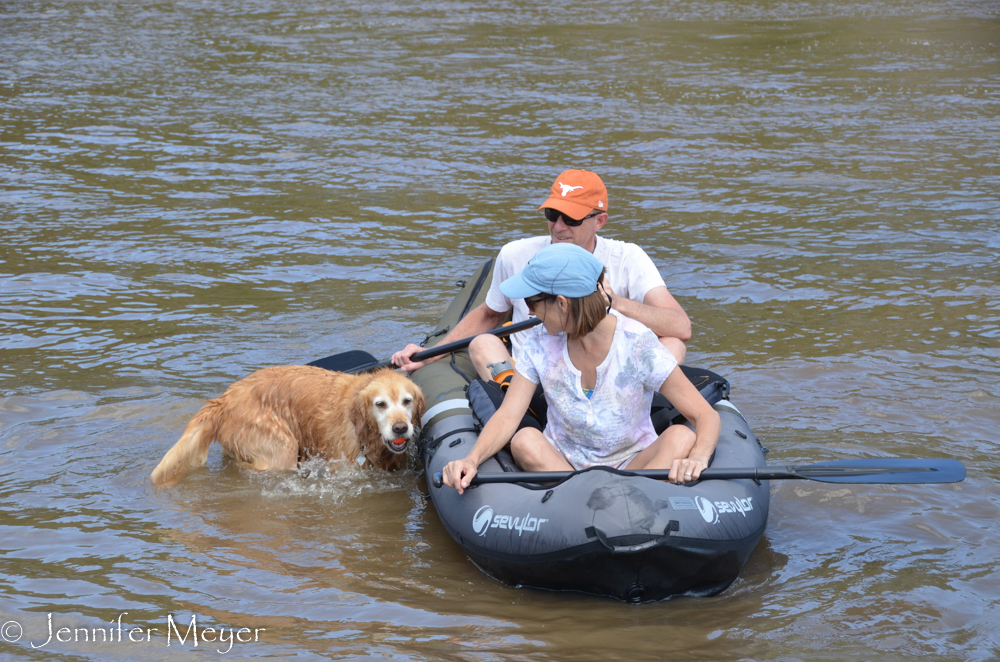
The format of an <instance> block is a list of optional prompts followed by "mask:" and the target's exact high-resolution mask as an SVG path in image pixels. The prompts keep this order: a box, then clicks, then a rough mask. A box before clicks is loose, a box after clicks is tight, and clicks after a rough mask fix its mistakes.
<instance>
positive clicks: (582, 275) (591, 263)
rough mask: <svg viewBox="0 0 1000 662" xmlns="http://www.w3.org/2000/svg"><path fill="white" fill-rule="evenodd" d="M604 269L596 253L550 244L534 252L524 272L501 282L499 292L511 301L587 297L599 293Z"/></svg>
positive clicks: (563, 244) (574, 246)
mask: <svg viewBox="0 0 1000 662" xmlns="http://www.w3.org/2000/svg"><path fill="white" fill-rule="evenodd" d="M603 268H604V265H603V264H601V261H600V260H598V259H597V258H596V257H594V255H593V253H591V252H590V251H588V250H586V249H583V248H580V247H579V246H577V245H576V244H570V243H558V244H550V245H548V246H546V247H545V248H543V249H542V250H540V251H538V252H537V253H535V254H534V256H532V258H531V259H530V260H528V264H527V265H525V267H524V269H522V270H521V271H519V272H518V273H516V274H514V275H513V276H511V277H510V278H508V279H507V280H505V281H504V282H502V283H500V291H501V292H503V293H504V295H505V296H507V297H509V298H511V299H524V298H526V297H532V296H535V295H536V294H542V293H545V294H552V295H559V294H561V295H563V296H564V297H569V298H571V299H576V298H579V297H585V296H587V295H588V294H593V293H594V292H595V291H597V279H598V278H599V277H600V275H601V269H603Z"/></svg>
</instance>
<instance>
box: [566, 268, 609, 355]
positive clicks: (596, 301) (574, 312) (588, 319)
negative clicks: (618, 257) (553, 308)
mask: <svg viewBox="0 0 1000 662" xmlns="http://www.w3.org/2000/svg"><path fill="white" fill-rule="evenodd" d="M602 280H604V269H601V275H600V276H598V278H597V282H598V283H599V282H601V281H602ZM566 299H567V301H569V310H570V315H571V316H572V322H571V323H570V328H569V329H568V330H567V331H566V336H567V337H568V338H571V339H574V340H575V339H576V338H582V337H583V336H585V335H587V334H588V333H590V332H591V331H593V330H594V329H595V328H597V325H598V324H599V323H600V322H601V320H603V319H604V316H605V315H607V314H608V300H607V299H606V298H604V294H603V293H602V292H601V290H597V291H595V292H592V293H591V294H588V295H587V296H585V297H579V298H575V299H571V298H569V297H567V298H566Z"/></svg>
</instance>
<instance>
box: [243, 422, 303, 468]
mask: <svg viewBox="0 0 1000 662" xmlns="http://www.w3.org/2000/svg"><path fill="white" fill-rule="evenodd" d="M245 462H246V465H247V466H248V467H250V468H251V469H255V470H257V471H266V470H267V469H278V470H281V469H288V470H295V469H297V468H298V466H299V442H298V440H297V439H296V438H295V437H294V436H292V434H291V433H290V432H287V431H285V430H271V431H270V434H268V435H267V436H261V437H259V438H258V443H257V444H255V448H254V452H253V453H252V454H250V456H249V457H248V458H246V460H245Z"/></svg>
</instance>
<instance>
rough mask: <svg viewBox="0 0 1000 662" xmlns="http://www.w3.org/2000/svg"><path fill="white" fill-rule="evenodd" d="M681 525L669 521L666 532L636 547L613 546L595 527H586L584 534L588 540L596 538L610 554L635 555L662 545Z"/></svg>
mask: <svg viewBox="0 0 1000 662" xmlns="http://www.w3.org/2000/svg"><path fill="white" fill-rule="evenodd" d="M680 528H681V525H680V522H678V521H677V520H674V519H672V520H670V523H669V524H667V528H666V530H665V531H664V532H663V535H662V536H660V537H659V538H654V539H652V540H647V541H646V542H642V543H638V544H636V545H615V544H613V543H612V542H611V541H610V540H608V536H607V534H606V533H604V531H601V530H600V529H598V528H597V527H596V526H588V527H587V528H586V529H585V530H584V533H586V534H587V537H588V538H597V540H598V542H600V543H601V544H602V545H604V546H605V547H607V548H608V551H610V552H611V553H612V554H635V553H636V552H644V551H646V550H647V549H652V548H654V547H658V546H659V545H662V544H663V543H664V542H666V541H667V539H668V538H670V534H671V533H673V532H674V531H680Z"/></svg>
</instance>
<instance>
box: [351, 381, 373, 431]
mask: <svg viewBox="0 0 1000 662" xmlns="http://www.w3.org/2000/svg"><path fill="white" fill-rule="evenodd" d="M369 409H371V402H369V397H368V389H366V388H359V389H358V390H357V392H355V394H354V400H353V402H351V411H350V414H349V416H350V420H351V425H353V426H354V434H355V435H356V436H357V437H358V439H359V440H360V439H361V438H363V437H364V433H365V428H367V427H368V426H369V423H370V421H371V416H369V415H368V410H369Z"/></svg>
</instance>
